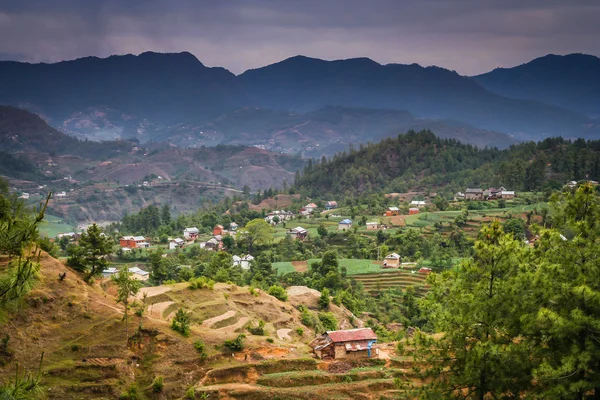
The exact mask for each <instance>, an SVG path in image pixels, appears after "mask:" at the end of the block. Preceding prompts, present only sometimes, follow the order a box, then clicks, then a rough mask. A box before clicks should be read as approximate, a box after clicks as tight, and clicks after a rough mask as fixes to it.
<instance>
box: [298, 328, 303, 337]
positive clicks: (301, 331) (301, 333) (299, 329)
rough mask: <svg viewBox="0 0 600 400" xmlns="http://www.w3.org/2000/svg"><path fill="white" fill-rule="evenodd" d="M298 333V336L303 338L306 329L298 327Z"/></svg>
mask: <svg viewBox="0 0 600 400" xmlns="http://www.w3.org/2000/svg"><path fill="white" fill-rule="evenodd" d="M296 333H297V334H298V336H303V335H304V329H302V328H300V327H298V328H296Z"/></svg>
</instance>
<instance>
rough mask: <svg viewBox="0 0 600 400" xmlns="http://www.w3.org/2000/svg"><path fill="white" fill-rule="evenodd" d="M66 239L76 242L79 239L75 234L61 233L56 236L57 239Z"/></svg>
mask: <svg viewBox="0 0 600 400" xmlns="http://www.w3.org/2000/svg"><path fill="white" fill-rule="evenodd" d="M64 237H68V238H69V240H75V239H77V234H76V233H75V232H64V233H59V234H58V235H56V238H57V239H62V238H64Z"/></svg>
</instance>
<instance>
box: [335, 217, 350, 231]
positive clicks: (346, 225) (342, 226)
mask: <svg viewBox="0 0 600 400" xmlns="http://www.w3.org/2000/svg"><path fill="white" fill-rule="evenodd" d="M351 228H352V220H351V219H348V218H346V219H343V220H341V221H340V223H339V224H338V231H346V230H349V229H351Z"/></svg>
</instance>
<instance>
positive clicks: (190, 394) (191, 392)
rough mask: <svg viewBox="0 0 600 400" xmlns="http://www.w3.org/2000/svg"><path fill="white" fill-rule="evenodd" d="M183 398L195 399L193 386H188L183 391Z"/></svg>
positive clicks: (187, 399)
mask: <svg viewBox="0 0 600 400" xmlns="http://www.w3.org/2000/svg"><path fill="white" fill-rule="evenodd" d="M185 399H186V400H196V389H194V387H193V386H190V387H189V388H188V390H186V391H185Z"/></svg>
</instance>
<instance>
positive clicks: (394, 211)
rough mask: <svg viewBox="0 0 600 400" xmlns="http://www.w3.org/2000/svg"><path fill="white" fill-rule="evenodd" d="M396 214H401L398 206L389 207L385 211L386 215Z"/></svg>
mask: <svg viewBox="0 0 600 400" xmlns="http://www.w3.org/2000/svg"><path fill="white" fill-rule="evenodd" d="M396 215H400V209H399V208H398V207H388V209H387V210H386V212H385V216H386V217H393V216H396Z"/></svg>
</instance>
